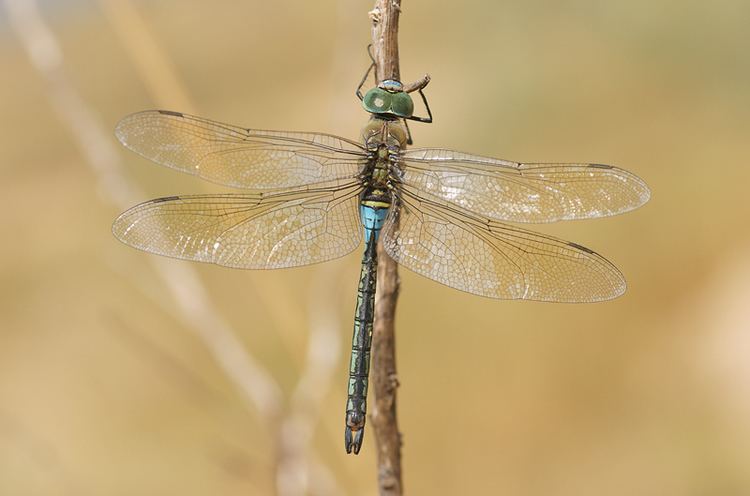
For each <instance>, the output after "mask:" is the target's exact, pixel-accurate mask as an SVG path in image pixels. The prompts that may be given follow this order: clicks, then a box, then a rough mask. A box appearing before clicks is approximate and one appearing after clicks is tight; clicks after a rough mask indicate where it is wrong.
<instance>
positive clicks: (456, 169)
mask: <svg viewBox="0 0 750 496" xmlns="http://www.w3.org/2000/svg"><path fill="white" fill-rule="evenodd" d="M401 158H402V162H403V165H402V169H403V177H402V181H403V183H404V184H406V185H408V186H409V187H411V188H413V189H415V190H418V191H419V193H420V195H422V196H431V197H434V198H436V199H440V200H444V201H447V202H449V203H451V204H453V205H456V206H458V207H461V208H464V209H466V210H470V211H471V212H474V213H476V214H478V215H480V216H483V217H489V218H491V219H495V220H501V221H513V222H531V223H542V222H555V221H558V220H572V219H588V218H593V217H606V216H610V215H616V214H620V213H623V212H627V211H629V210H633V209H635V208H638V207H639V206H641V205H643V204H644V203H646V202H647V201H648V199H649V197H650V191H649V189H648V186H646V184H645V183H644V182H643V180H641V179H640V178H639V177H637V176H636V175H634V174H631V173H630V172H628V171H626V170H623V169H619V168H617V167H613V166H610V165H601V164H523V163H517V162H510V161H507V160H499V159H494V158H488V157H480V156H477V155H469V154H466V153H460V152H454V151H451V150H443V149H436V148H422V149H411V150H406V151H405V152H404V153H403V154H402V155H401Z"/></svg>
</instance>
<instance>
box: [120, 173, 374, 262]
mask: <svg viewBox="0 0 750 496" xmlns="http://www.w3.org/2000/svg"><path fill="white" fill-rule="evenodd" d="M360 188H361V186H360V185H359V184H358V183H356V184H348V185H346V186H338V187H330V188H328V187H326V188H305V189H301V190H297V191H288V192H278V193H274V192H272V193H267V194H260V193H258V194H223V195H193V196H172V197H168V198H159V199H156V200H151V201H149V202H146V203H142V204H140V205H137V206H135V207H133V208H131V209H130V210H128V211H126V212H125V213H123V214H122V215H120V217H118V218H117V220H115V222H114V224H113V226H112V231H113V233H114V234H115V236H116V237H117V238H118V239H119V240H120V241H122V242H123V243H126V244H128V245H131V246H134V247H135V248H139V249H141V250H145V251H148V252H151V253H156V254H159V255H165V256H168V257H175V258H182V259H187V260H195V261H198V262H209V263H214V264H218V265H223V266H227V267H236V268H242V269H278V268H282V267H296V266H299V265H307V264H312V263H316V262H322V261H325V260H331V259H334V258H337V257H340V256H343V255H346V254H347V253H349V252H351V251H352V250H354V249H355V248H356V247H357V246H358V245H359V243H360V240H361V237H362V235H361V231H360V223H359V216H358V193H359V190H360Z"/></svg>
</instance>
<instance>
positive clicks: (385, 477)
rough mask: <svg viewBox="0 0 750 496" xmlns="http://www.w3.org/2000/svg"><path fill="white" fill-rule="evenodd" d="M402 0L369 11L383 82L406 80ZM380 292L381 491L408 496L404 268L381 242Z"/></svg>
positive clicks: (411, 87) (377, 422) (376, 351)
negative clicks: (401, 409)
mask: <svg viewBox="0 0 750 496" xmlns="http://www.w3.org/2000/svg"><path fill="white" fill-rule="evenodd" d="M400 13H401V0H376V2H375V8H374V9H373V10H372V11H370V12H369V16H370V19H371V20H372V49H373V57H374V59H375V75H376V78H377V80H378V82H380V81H383V80H385V79H395V80H399V81H400V80H401V76H400V72H399V58H398V19H399V14H400ZM429 82H430V77H429V76H428V75H425V76H423V77H422V78H421V79H419V80H418V81H415V82H413V83H409V84H405V85H404V88H405V89H406V90H407V91H408V92H412V91H416V90H418V89H421V88H424V87H425V86H426V85H427V83H429ZM378 258H379V263H378V291H377V297H376V300H375V323H374V328H373V337H372V361H373V366H372V375H373V376H372V384H373V393H374V396H375V398H374V399H375V401H374V408H372V413H371V421H372V426H373V429H374V430H375V438H376V441H377V450H378V452H377V456H378V488H379V491H380V494H381V495H387V496H398V495H401V494H403V480H402V476H401V433H400V432H399V430H398V421H397V418H396V388H397V387H398V376H397V374H396V336H395V332H394V322H395V314H396V302H397V301H398V292H399V277H398V265H397V264H396V262H394V261H393V259H391V258H390V257H389V256H388V254H387V253H386V252H385V250H384V249H383V245H382V243H379V244H378Z"/></svg>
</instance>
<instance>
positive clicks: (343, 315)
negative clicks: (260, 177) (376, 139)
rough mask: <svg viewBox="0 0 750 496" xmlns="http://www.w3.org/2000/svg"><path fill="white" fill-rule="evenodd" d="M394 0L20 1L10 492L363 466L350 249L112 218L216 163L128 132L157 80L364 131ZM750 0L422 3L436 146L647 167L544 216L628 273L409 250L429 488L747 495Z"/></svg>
mask: <svg viewBox="0 0 750 496" xmlns="http://www.w3.org/2000/svg"><path fill="white" fill-rule="evenodd" d="M372 4H373V2H372V0H367V1H356V2H354V1H347V0H339V1H334V0H323V1H316V2H301V1H298V2H291V1H283V0H282V1H276V2H266V1H260V0H246V1H242V2H232V1H228V0H218V1H214V2H198V1H187V0H181V1H178V0H160V1H155V0H151V1H146V0H140V1H136V0H65V1H63V0H55V1H52V0H47V1H41V2H39V3H35V2H32V1H30V0H2V1H0V68H1V69H2V76H0V151H1V155H0V178H1V179H2V184H3V188H2V193H0V206H1V207H2V208H0V223H1V225H2V226H3V235H2V243H1V244H0V249H1V250H2V256H0V282H1V284H0V494H3V495H108V496H109V495H120V494H121V495H133V494H138V495H165V494H181V495H206V494H223V495H240V494H242V495H255V494H259V495H265V494H281V495H289V494H315V495H336V494H340V495H349V494H352V495H373V494H376V492H377V489H376V470H375V458H374V452H375V449H374V447H375V445H374V442H375V439H374V436H373V433H372V431H370V430H369V428H368V431H367V434H366V436H365V446H364V448H363V451H362V454H361V455H360V456H358V457H353V456H347V455H346V454H345V452H344V446H343V432H342V431H343V417H344V403H345V392H346V391H345V385H346V367H347V364H348V351H347V350H348V345H349V342H350V333H351V326H352V318H353V310H354V303H355V294H356V283H357V276H358V274H359V268H358V264H359V261H360V256H361V255H360V253H359V251H357V252H355V253H353V254H351V255H349V256H347V257H345V258H343V259H340V260H336V261H333V262H330V263H327V264H324V265H318V266H311V267H306V268H301V269H290V270H281V271H269V272H252V271H234V270H229V269H224V268H220V267H215V266H207V265H200V264H191V263H188V262H182V261H176V260H168V259H161V258H158V257H155V256H152V255H147V254H145V253H141V252H137V251H136V250H133V249H130V248H128V247H126V246H124V245H122V244H120V243H118V242H117V241H116V240H115V239H114V238H113V237H112V235H111V233H110V225H111V222H112V220H113V219H114V218H115V216H116V215H117V214H118V213H119V212H120V211H121V210H122V209H123V208H125V207H126V206H127V205H132V204H135V203H137V202H140V201H143V200H146V199H149V198H153V197H157V196H166V195H172V194H179V193H199V192H215V191H218V190H220V188H218V187H217V186H214V185H212V184H208V183H203V182H201V181H199V180H197V179H195V178H192V177H189V176H185V175H181V174H178V173H176V172H174V171H170V170H168V169H166V168H163V167H158V166H155V165H153V164H151V163H149V162H148V161H146V160H145V159H142V158H140V157H138V156H136V155H135V154H133V153H130V152H128V151H127V150H125V149H124V148H123V147H121V146H120V145H119V144H118V143H117V142H116V139H115V138H114V136H113V134H112V129H113V128H114V125H115V123H116V122H117V121H118V120H119V119H120V118H121V117H123V116H125V115H126V114H129V113H132V112H135V111H138V110H143V109H148V108H167V109H172V110H180V111H186V112H191V113H196V114H199V115H202V116H205V117H209V118H212V119H216V120H221V121H225V122H229V123H235V124H239V125H243V126H248V127H256V128H269V129H289V130H310V131H321V132H329V133H334V134H338V135H342V136H346V137H349V138H357V136H358V131H359V127H360V126H361V125H363V124H364V122H365V121H366V115H365V113H364V112H363V110H362V109H361V107H360V105H359V103H358V101H357V100H356V99H355V97H354V88H355V86H356V84H357V83H358V81H359V78H360V77H361V75H362V73H363V72H364V70H365V69H366V67H367V64H368V59H367V56H366V53H365V46H366V45H367V43H368V42H369V36H370V29H369V22H368V18H367V15H366V14H367V11H368V10H370V9H371V8H372ZM748 21H750V4H748V3H747V2H746V1H743V0H717V1H716V2H691V1H687V2H686V1H684V0H683V1H677V0H648V1H647V0H633V1H630V2H594V1H586V0H572V1H566V2H553V1H549V0H547V1H545V0H539V1H530V2H494V1H488V0H484V1H483V0H466V1H464V2H451V3H448V2H431V1H429V0H404V2H403V14H402V17H401V31H400V48H401V69H402V78H403V79H404V80H405V81H410V80H414V79H417V78H418V77H420V76H421V75H422V74H424V73H425V72H429V73H430V74H431V75H432V78H433V81H432V83H431V84H430V86H429V87H428V89H427V94H428V96H429V98H430V102H431V105H432V108H433V111H434V114H435V119H436V121H435V123H434V124H432V125H419V124H414V125H413V126H412V132H413V134H414V136H415V141H416V144H417V145H418V146H440V147H446V148H452V149H458V150H463V151H468V152H473V153H477V154H483V155H489V156H497V157H503V158H508V159H514V160H526V161H593V162H601V163H611V164H616V165H619V166H621V167H625V168H627V169H628V170H630V171H633V172H635V173H636V174H638V175H639V176H641V177H642V178H644V179H645V180H646V181H647V182H648V184H649V185H650V187H651V189H652V192H653V196H652V200H651V202H650V203H649V204H647V205H646V206H645V207H643V208H641V209H640V210H637V211H635V212H632V213H629V214H627V215H624V216H620V217H615V218H609V219H602V220H592V221H585V222H573V223H563V224H557V225H553V226H543V228H542V229H540V230H542V231H544V232H548V233H552V234H555V235H558V236H561V237H564V238H566V239H570V240H574V241H576V242H578V243H582V244H584V245H586V246H590V247H592V248H594V249H596V250H597V251H599V252H601V253H603V254H604V255H605V256H607V257H608V258H610V259H611V260H612V261H613V262H614V263H615V264H616V265H618V267H620V269H621V270H622V271H623V273H624V274H625V275H626V277H627V278H628V282H629V289H628V292H627V293H626V295H625V296H624V297H622V298H620V299H618V300H616V301H613V302H608V303H601V304H594V305H561V304H542V303H527V302H498V301H492V300H489V299H483V298H479V297H473V296H471V295H468V294H463V293H460V292H457V291H454V290H451V289H448V288H446V287H443V286H440V285H439V284H437V283H433V282H431V281H429V280H426V279H424V278H421V277H419V276H417V275H415V274H413V273H410V272H408V271H405V270H404V271H402V284H403V285H402V294H401V298H400V301H399V307H398V314H397V338H398V343H397V345H398V351H397V355H398V365H399V377H400V381H401V388H400V390H399V399H398V401H399V404H398V410H399V419H400V427H401V430H402V432H403V434H404V485H405V489H406V492H407V494H421V495H426V494H430V495H454V494H508V495H511V494H512V495H523V496H527V495H528V496H537V495H539V496H541V495H560V496H568V495H570V496H573V495H575V496H585V495H592V496H593V495H597V496H599V495H608V496H619V495H623V496H624V495H628V496H631V495H636V494H637V495H659V496H664V495H675V496H678V495H679V496H684V495H695V496H699V495H700V496H703V495H712V496H714V495H720V496H729V495H747V494H750V468H749V467H750V464H749V463H748V460H750V360H749V359H748V357H750V310H748V304H750V206H748V196H749V195H748V193H747V191H748V185H749V184H750V167H748V163H747V160H748V159H750V90H749V88H750V58H749V57H748V55H747V51H748V48H750V45H748V38H747V24H748Z"/></svg>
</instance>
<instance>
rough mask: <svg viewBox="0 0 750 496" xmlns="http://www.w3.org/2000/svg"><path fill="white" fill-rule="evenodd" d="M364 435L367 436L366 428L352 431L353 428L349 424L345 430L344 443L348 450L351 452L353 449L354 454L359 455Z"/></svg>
mask: <svg viewBox="0 0 750 496" xmlns="http://www.w3.org/2000/svg"><path fill="white" fill-rule="evenodd" d="M364 437H365V430H364V429H358V430H356V431H352V428H351V427H349V426H348V425H347V426H346V431H345V432H344V443H345V446H346V452H347V453H351V452H352V450H353V451H354V454H355V455H358V454H359V449H360V448H361V447H362V440H363V439H364Z"/></svg>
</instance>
